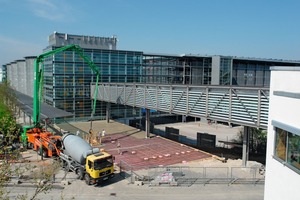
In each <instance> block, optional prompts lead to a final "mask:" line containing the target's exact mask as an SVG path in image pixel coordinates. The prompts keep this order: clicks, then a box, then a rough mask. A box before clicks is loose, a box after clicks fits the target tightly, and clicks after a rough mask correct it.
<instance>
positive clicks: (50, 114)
mask: <svg viewBox="0 0 300 200" xmlns="http://www.w3.org/2000/svg"><path fill="white" fill-rule="evenodd" d="M14 92H15V94H16V97H17V101H18V105H19V107H20V109H21V110H23V112H25V113H26V114H27V115H29V116H33V98H32V97H30V96H28V95H25V94H23V93H21V92H18V91H14ZM70 116H73V113H70V112H66V111H64V110H61V109H58V108H55V107H53V106H50V105H48V104H46V103H41V113H40V119H47V118H49V119H53V118H62V117H70Z"/></svg>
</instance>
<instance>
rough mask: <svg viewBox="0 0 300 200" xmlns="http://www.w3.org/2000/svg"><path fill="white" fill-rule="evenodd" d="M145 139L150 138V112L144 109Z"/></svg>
mask: <svg viewBox="0 0 300 200" xmlns="http://www.w3.org/2000/svg"><path fill="white" fill-rule="evenodd" d="M145 124H146V138H149V137H150V110H149V109H147V108H146V123H145Z"/></svg>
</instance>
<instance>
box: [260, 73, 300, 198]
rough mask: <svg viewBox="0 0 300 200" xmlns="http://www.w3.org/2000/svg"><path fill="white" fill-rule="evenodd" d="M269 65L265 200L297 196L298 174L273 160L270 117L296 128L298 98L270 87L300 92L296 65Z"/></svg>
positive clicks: (298, 124) (299, 114)
mask: <svg viewBox="0 0 300 200" xmlns="http://www.w3.org/2000/svg"><path fill="white" fill-rule="evenodd" d="M285 68H286V70H284V71H283V70H282V69H283V67H274V68H271V69H272V71H271V85H270V105H269V123H268V142H267V162H266V182H265V195H264V199H265V200H277V199H278V200H283V199H289V200H293V199H295V200H299V199H300V193H299V189H300V175H299V174H298V173H296V172H295V171H293V170H291V169H290V168H288V167H287V166H284V164H283V163H280V162H279V161H277V160H275V159H274V158H273V157H272V155H274V144H275V138H274V136H275V133H274V128H273V126H272V125H271V122H272V120H276V121H278V122H281V123H284V124H286V125H288V126H292V127H295V128H298V129H300V99H299V98H290V97H283V96H277V95H274V94H273V92H274V91H284V92H290V93H299V94H300V67H298V68H295V67H294V68H293V67H285Z"/></svg>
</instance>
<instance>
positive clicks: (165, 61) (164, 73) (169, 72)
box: [142, 54, 212, 85]
mask: <svg viewBox="0 0 300 200" xmlns="http://www.w3.org/2000/svg"><path fill="white" fill-rule="evenodd" d="M211 63H212V59H211V57H180V56H177V57H176V56H164V55H146V54H144V56H143V69H142V82H143V83H160V84H187V85H209V84H210V83H211V66H212V65H211Z"/></svg>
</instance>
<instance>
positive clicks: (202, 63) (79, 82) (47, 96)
mask: <svg viewBox="0 0 300 200" xmlns="http://www.w3.org/2000/svg"><path fill="white" fill-rule="evenodd" d="M68 44H78V45H80V46H81V48H83V50H84V54H85V55H86V56H87V57H89V58H91V60H92V61H93V62H94V63H95V65H96V66H97V67H98V70H99V71H100V74H101V76H100V82H121V83H122V82H125V83H127V82H129V83H131V82H132V83H153V84H174V85H175V84H179V85H233V86H243V87H269V85H270V66H276V65H280V66H300V62H297V61H283V60H268V59H253V58H239V57H230V56H200V55H191V54H184V55H168V54H147V53H143V52H140V51H121V50H117V39H116V38H115V37H111V38H103V37H94V36H80V35H70V34H64V33H53V34H51V35H50V36H49V46H48V47H47V48H46V49H45V50H44V51H45V52H46V51H49V50H53V49H55V48H58V47H61V46H64V45H68ZM33 59H34V57H28V58H26V57H25V62H24V60H18V61H15V62H12V63H9V64H7V65H4V66H3V69H4V70H3V73H7V74H4V75H3V76H4V77H7V79H8V80H9V81H10V82H11V86H12V87H13V88H14V89H16V90H17V91H19V92H22V93H25V94H27V95H29V96H32V94H33ZM21 62H22V63H21ZM18 63H19V64H18ZM24 63H25V64H24ZM23 65H25V67H26V73H25V74H23V73H19V71H20V72H24V69H22V66H23ZM22 76H26V78H23V79H22ZM17 77H18V79H16V78H17ZM18 80H24V81H25V80H26V84H25V82H24V81H23V82H24V84H23V83H21V82H20V81H18ZM43 80H44V88H43V99H44V102H46V103H48V104H49V105H52V106H54V107H56V108H59V109H62V110H65V111H68V112H71V113H74V117H73V120H84V119H89V118H90V116H91V108H92V106H91V104H92V100H91V97H90V93H91V91H90V84H91V82H95V80H96V77H95V76H94V74H93V72H92V70H91V69H90V67H89V66H88V64H87V63H85V62H84V61H83V59H82V58H81V57H80V56H79V55H77V54H76V52H73V51H65V52H61V53H57V54H55V55H52V56H50V57H47V58H45V60H44V79H43ZM25 85H26V88H27V89H24V86H25ZM22 88H23V89H22ZM111 107H112V109H111V115H112V117H113V118H128V117H135V116H141V114H142V113H141V111H140V110H139V109H137V108H126V107H125V106H122V105H111ZM105 109H106V104H105V103H103V102H97V106H96V112H95V118H98V119H103V118H104V116H105V115H106V113H105V112H106V110H105Z"/></svg>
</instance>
